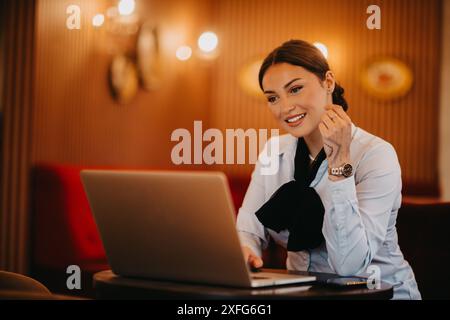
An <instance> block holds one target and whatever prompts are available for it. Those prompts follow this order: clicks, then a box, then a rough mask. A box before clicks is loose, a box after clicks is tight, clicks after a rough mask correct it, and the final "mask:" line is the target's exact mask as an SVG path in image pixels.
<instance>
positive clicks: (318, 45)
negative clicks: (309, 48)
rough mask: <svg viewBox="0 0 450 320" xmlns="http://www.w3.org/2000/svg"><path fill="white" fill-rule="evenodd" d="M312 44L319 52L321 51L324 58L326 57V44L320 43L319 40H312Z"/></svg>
mask: <svg viewBox="0 0 450 320" xmlns="http://www.w3.org/2000/svg"><path fill="white" fill-rule="evenodd" d="M313 44H314V46H315V47H316V48H317V49H319V51H320V52H322V55H323V56H324V57H325V59H328V49H327V46H326V45H324V44H323V43H321V42H314V43H313Z"/></svg>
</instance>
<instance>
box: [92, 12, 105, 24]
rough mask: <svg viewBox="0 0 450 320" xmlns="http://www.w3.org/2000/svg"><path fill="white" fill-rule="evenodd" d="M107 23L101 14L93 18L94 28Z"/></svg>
mask: <svg viewBox="0 0 450 320" xmlns="http://www.w3.org/2000/svg"><path fill="white" fill-rule="evenodd" d="M104 22H105V16H104V15H102V14H101V13H99V14H96V15H95V16H94V17H93V18H92V25H93V26H94V27H101V26H102V25H103V23H104Z"/></svg>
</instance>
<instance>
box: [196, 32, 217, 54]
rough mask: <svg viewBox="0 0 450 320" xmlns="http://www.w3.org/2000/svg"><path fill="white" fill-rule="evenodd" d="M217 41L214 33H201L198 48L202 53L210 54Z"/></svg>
mask: <svg viewBox="0 0 450 320" xmlns="http://www.w3.org/2000/svg"><path fill="white" fill-rule="evenodd" d="M218 43H219V39H218V38H217V35H216V34H215V33H214V32H211V31H207V32H203V33H202V34H201V35H200V37H199V38H198V47H199V48H200V50H202V51H203V52H211V51H214V49H216V47H217V44H218Z"/></svg>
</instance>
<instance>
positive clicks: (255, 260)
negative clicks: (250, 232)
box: [248, 255, 263, 268]
mask: <svg viewBox="0 0 450 320" xmlns="http://www.w3.org/2000/svg"><path fill="white" fill-rule="evenodd" d="M248 263H249V264H250V266H252V267H253V268H261V267H262V266H263V261H262V259H261V258H260V257H258V256H254V255H250V256H249V259H248Z"/></svg>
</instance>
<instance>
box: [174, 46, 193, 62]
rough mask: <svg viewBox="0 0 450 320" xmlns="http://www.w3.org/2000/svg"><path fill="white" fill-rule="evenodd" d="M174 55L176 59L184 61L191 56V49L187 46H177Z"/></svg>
mask: <svg viewBox="0 0 450 320" xmlns="http://www.w3.org/2000/svg"><path fill="white" fill-rule="evenodd" d="M176 56H177V59H178V60H181V61H186V60H189V58H190V57H191V56H192V49H191V47H189V46H181V47H178V49H177V52H176Z"/></svg>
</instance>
